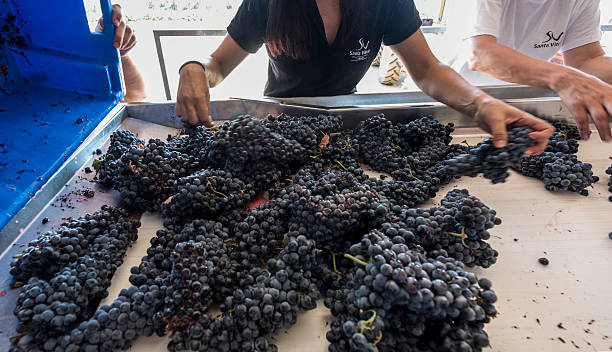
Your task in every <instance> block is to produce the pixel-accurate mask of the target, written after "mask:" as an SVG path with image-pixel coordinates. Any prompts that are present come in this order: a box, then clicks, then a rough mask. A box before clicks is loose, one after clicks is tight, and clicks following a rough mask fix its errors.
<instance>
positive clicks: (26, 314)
mask: <svg viewBox="0 0 612 352" xmlns="http://www.w3.org/2000/svg"><path fill="white" fill-rule="evenodd" d="M139 226H140V222H139V221H137V220H130V219H129V218H128V217H127V214H126V213H125V212H124V211H123V210H120V209H117V208H112V207H109V206H103V207H102V209H101V210H100V211H98V212H96V213H94V214H87V215H85V216H83V217H82V218H79V219H77V220H71V221H69V222H67V223H65V224H63V225H62V227H61V228H60V229H70V230H74V233H70V234H67V235H68V236H67V237H62V236H61V235H53V234H51V235H50V234H47V235H45V236H43V237H42V238H41V239H42V241H41V240H39V241H35V242H34V243H33V244H32V246H31V247H29V248H28V249H27V250H26V253H27V255H25V254H24V255H23V256H22V257H20V258H18V261H19V263H17V265H15V266H14V267H13V268H14V269H16V268H19V270H13V272H15V274H17V275H19V276H20V277H21V278H24V277H25V276H28V277H29V280H28V282H27V284H25V285H24V286H23V287H22V290H21V292H20V294H19V297H18V299H17V304H16V306H15V309H14V314H15V316H16V317H17V319H18V321H19V325H18V326H17V331H18V332H20V333H28V334H29V335H31V336H33V337H34V339H35V341H42V342H43V343H44V344H45V345H47V346H51V345H52V346H55V343H57V342H53V341H56V340H57V338H58V337H59V336H62V335H64V334H67V333H69V332H70V331H71V330H72V329H73V328H75V327H77V326H78V325H79V324H80V323H82V322H83V321H86V320H88V319H89V317H90V315H91V313H92V308H93V307H96V306H97V305H98V303H99V302H100V301H101V300H102V299H103V298H105V297H106V296H107V294H108V291H107V289H108V287H109V286H110V283H111V279H112V277H113V274H114V273H115V271H116V270H117V268H118V267H119V266H120V265H121V264H122V263H123V256H124V255H125V252H126V251H127V249H128V248H129V247H130V246H131V244H132V243H133V242H134V241H135V240H136V238H137V235H136V230H137V228H138V227H139ZM64 239H67V240H64ZM77 239H79V240H80V242H79V243H77V244H75V245H74V246H73V245H72V244H71V243H72V242H73V241H74V240H77ZM41 244H45V247H43V248H47V249H46V250H43V251H40V252H38V249H39V247H37V246H38V245H41ZM79 244H81V245H82V246H79ZM54 245H57V247H51V248H50V249H49V247H47V246H54ZM64 260H65V262H64ZM41 265H47V268H46V269H43V268H41ZM26 341H27V340H26ZM45 348H46V347H45ZM53 348H54V347H53Z"/></svg>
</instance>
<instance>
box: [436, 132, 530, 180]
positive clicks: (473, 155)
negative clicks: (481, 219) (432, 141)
mask: <svg viewBox="0 0 612 352" xmlns="http://www.w3.org/2000/svg"><path fill="white" fill-rule="evenodd" d="M531 132H533V131H532V130H531V129H529V128H527V127H518V128H515V129H512V130H510V131H509V132H508V142H507V144H506V146H505V147H503V148H496V147H495V146H493V139H492V138H487V139H485V140H484V141H483V142H482V143H479V144H478V145H477V146H475V147H473V148H470V149H469V150H468V153H467V154H462V155H459V156H457V157H455V158H453V159H450V160H447V161H446V162H445V168H446V172H448V173H450V174H453V175H457V176H472V177H474V176H476V175H478V174H480V173H482V174H483V175H484V177H485V178H488V179H490V180H491V181H492V182H493V183H500V182H505V181H506V178H507V177H508V176H509V175H510V174H509V173H508V170H509V169H510V167H511V166H512V165H515V164H516V163H518V162H519V160H520V159H521V157H523V154H524V153H525V151H526V150H527V148H528V147H530V146H531V145H533V143H534V141H533V140H532V139H531V138H529V137H528V134H529V133H531Z"/></svg>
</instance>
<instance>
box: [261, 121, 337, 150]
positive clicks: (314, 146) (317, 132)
mask: <svg viewBox="0 0 612 352" xmlns="http://www.w3.org/2000/svg"><path fill="white" fill-rule="evenodd" d="M263 123H264V125H265V126H266V127H267V128H269V129H270V130H272V131H274V132H276V133H278V134H280V135H281V136H283V137H285V138H287V139H290V140H294V141H296V142H298V143H299V144H300V145H302V147H304V149H305V151H306V153H307V154H310V155H314V154H316V153H317V151H318V149H319V148H320V147H319V145H320V144H321V141H322V140H323V138H324V137H325V136H328V137H329V135H330V134H333V133H339V132H340V129H341V128H342V119H341V118H340V117H339V116H333V115H329V116H326V115H319V116H317V117H312V116H301V117H293V116H289V115H287V114H280V115H278V116H272V115H270V116H268V118H267V119H266V120H264V121H263Z"/></svg>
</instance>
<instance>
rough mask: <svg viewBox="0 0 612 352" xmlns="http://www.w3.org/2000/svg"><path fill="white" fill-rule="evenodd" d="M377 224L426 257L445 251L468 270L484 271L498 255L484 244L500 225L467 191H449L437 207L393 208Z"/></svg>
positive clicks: (385, 232)
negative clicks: (490, 231)
mask: <svg viewBox="0 0 612 352" xmlns="http://www.w3.org/2000/svg"><path fill="white" fill-rule="evenodd" d="M378 222H379V226H378V227H379V229H380V231H382V232H383V233H384V234H385V235H386V236H388V237H390V238H393V237H395V236H400V237H402V238H403V239H404V241H405V243H406V244H407V245H411V246H419V247H421V248H423V249H424V250H426V251H427V252H428V255H432V256H436V255H437V253H438V252H439V251H441V250H444V251H445V253H446V255H447V256H450V257H452V258H454V259H457V260H460V261H462V262H463V263H464V264H465V265H467V266H470V267H471V266H481V267H484V268H487V267H489V266H491V265H493V264H494V263H495V262H496V261H497V256H498V252H497V251H496V250H494V249H492V248H491V246H490V244H489V243H487V242H486V241H487V240H488V239H489V238H490V236H491V235H490V233H489V232H488V230H490V229H491V228H493V227H494V226H495V225H499V224H501V219H499V218H498V217H497V213H496V212H495V210H492V209H490V208H489V207H487V206H486V205H485V204H483V203H482V201H480V200H479V199H478V198H476V197H474V196H472V195H470V194H469V193H468V191H467V190H458V189H455V190H452V191H450V192H449V193H448V194H447V195H446V196H445V197H444V198H443V199H442V201H441V205H440V206H439V207H431V208H429V209H418V208H410V209H404V208H402V207H400V206H397V205H395V206H393V207H392V208H391V209H390V212H389V213H388V214H387V216H385V217H381V218H379V219H378Z"/></svg>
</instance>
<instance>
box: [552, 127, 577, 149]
mask: <svg viewBox="0 0 612 352" xmlns="http://www.w3.org/2000/svg"><path fill="white" fill-rule="evenodd" d="M546 151H547V152H553V153H565V154H576V153H578V140H576V139H568V138H567V137H566V136H565V135H564V134H562V133H561V132H555V133H553V135H552V136H551V137H550V140H549V141H548V144H547V145H546Z"/></svg>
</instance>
